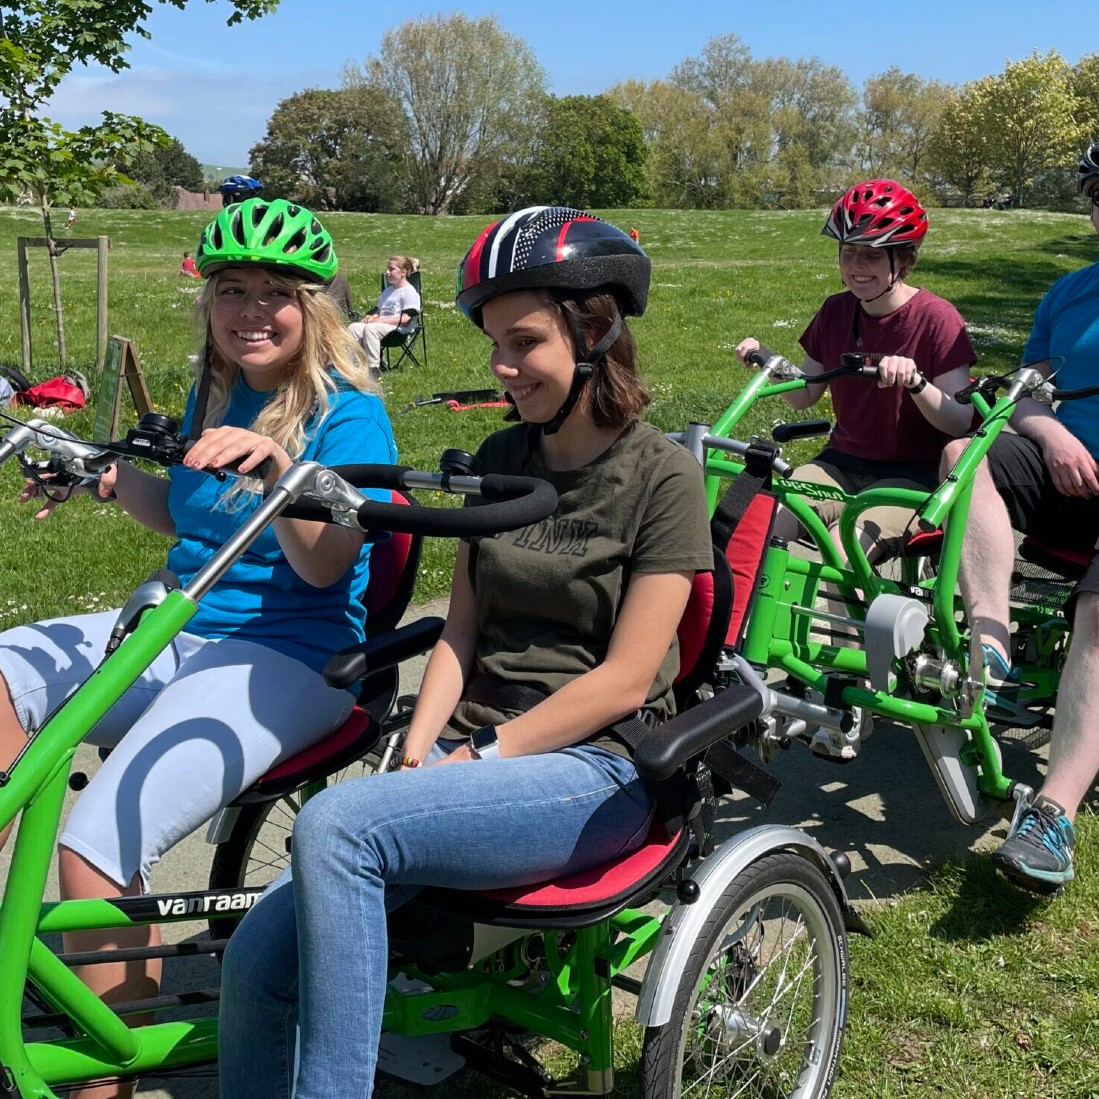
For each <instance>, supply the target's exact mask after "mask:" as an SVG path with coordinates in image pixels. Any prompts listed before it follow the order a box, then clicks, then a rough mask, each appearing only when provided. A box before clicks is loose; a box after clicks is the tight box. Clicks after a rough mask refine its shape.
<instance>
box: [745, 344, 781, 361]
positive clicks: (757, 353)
mask: <svg viewBox="0 0 1099 1099" xmlns="http://www.w3.org/2000/svg"><path fill="white" fill-rule="evenodd" d="M774 357H775V352H774V351H772V350H771V349H770V348H769V347H764V345H763V344H760V345H759V347H756V348H753V349H752V350H751V351H749V352H748V354H747V355H745V356H744V361H745V363H746V364H747V365H748V366H766V365H767V360H768V359H773V358H774Z"/></svg>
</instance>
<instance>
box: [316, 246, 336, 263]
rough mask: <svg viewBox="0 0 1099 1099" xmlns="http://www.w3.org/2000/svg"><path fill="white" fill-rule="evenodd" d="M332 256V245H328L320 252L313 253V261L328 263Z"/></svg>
mask: <svg viewBox="0 0 1099 1099" xmlns="http://www.w3.org/2000/svg"><path fill="white" fill-rule="evenodd" d="M331 255H332V247H331V245H328V244H326V245H325V246H324V247H323V248H322V249H321V250H320V251H319V252H314V253H313V259H314V260H315V261H316V262H317V263H327V262H328V260H329V257H330V256H331Z"/></svg>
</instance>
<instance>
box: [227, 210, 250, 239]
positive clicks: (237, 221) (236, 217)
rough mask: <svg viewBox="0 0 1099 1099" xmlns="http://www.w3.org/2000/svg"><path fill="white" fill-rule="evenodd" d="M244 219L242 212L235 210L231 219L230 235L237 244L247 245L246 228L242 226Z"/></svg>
mask: <svg viewBox="0 0 1099 1099" xmlns="http://www.w3.org/2000/svg"><path fill="white" fill-rule="evenodd" d="M242 221H243V219H242V218H241V216H240V210H239V209H237V210H234V212H233V216H232V217H231V218H230V219H229V234H230V235H231V236H232V238H233V240H235V241H236V242H237V244H240V245H244V244H247V238H246V237H245V235H244V226H243V225H242V224H241V222H242Z"/></svg>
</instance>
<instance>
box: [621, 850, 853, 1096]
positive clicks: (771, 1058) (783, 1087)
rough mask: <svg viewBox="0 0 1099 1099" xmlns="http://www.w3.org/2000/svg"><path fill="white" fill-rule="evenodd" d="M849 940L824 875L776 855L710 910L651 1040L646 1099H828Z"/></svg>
mask: <svg viewBox="0 0 1099 1099" xmlns="http://www.w3.org/2000/svg"><path fill="white" fill-rule="evenodd" d="M847 980H848V976H847V936H846V931H845V929H844V925H843V915H842V913H841V911H840V907H839V903H838V902H837V900H836V896H835V893H834V892H833V891H832V886H831V884H830V883H829V881H828V880H827V878H826V877H825V875H824V873H823V872H822V871H821V870H820V869H819V868H818V867H817V866H815V865H813V864H812V863H811V862H809V861H808V860H807V859H806V858H804V857H802V856H800V855H797V854H794V853H793V852H778V853H775V854H772V855H768V856H766V857H765V858H763V859H760V860H759V861H758V862H756V863H754V864H753V865H752V866H750V867H749V868H748V869H747V870H746V871H745V872H744V873H743V874H742V875H741V876H740V877H739V878H738V879H737V880H735V881H733V882H732V883H730V885H729V886H728V887H727V889H726V890H725V892H724V893H723V894H722V895H721V896H720V897H719V898H718V900H717V901H716V902H715V903H714V905H713V908H712V910H711V911H710V913H709V916H708V917H707V919H706V921H705V923H704V924H703V928H702V933H701V934H700V935H699V937H698V939H697V940H696V942H695V943H694V946H693V948H692V950H691V953H690V955H689V957H688V959H687V964H686V965H685V966H684V969H683V972H682V974H681V975H680V978H679V984H678V987H677V990H676V995H675V1000H674V1003H673V1006H672V1012H671V1019H670V1020H669V1022H667V1023H665V1024H664V1025H662V1026H657V1027H649V1028H648V1029H647V1030H646V1032H645V1039H644V1045H643V1048H642V1053H641V1070H642V1095H643V1096H644V1099H719V1097H720V1099H733V1097H734V1096H737V1097H740V1096H743V1097H745V1099H748V1097H763V1096H767V1097H768V1099H779V1097H783V1099H823V1097H825V1096H827V1095H828V1094H829V1093H830V1092H831V1090H832V1084H833V1082H834V1080H835V1074H836V1069H837V1066H838V1064H839V1055H840V1048H841V1046H842V1044H843V1032H844V1026H845V1012H846V1005H847Z"/></svg>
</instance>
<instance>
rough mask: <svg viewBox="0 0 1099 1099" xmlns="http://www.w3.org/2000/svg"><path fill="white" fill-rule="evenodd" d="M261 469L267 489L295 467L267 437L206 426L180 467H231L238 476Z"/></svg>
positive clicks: (239, 428)
mask: <svg viewBox="0 0 1099 1099" xmlns="http://www.w3.org/2000/svg"><path fill="white" fill-rule="evenodd" d="M264 462H267V466H266V468H265V469H264V470H263V483H264V485H265V486H266V487H267V488H268V489H271V488H273V487H274V485H275V482H276V481H277V480H278V479H279V478H280V477H281V476H282V475H283V474H284V473H285V472H286V471H287V470H288V469H289V468H290V467H291V466H292V465H293V464H294V463H293V460H292V459H291V457H290V455H289V454H287V453H286V451H285V450H283V448H282V447H281V446H280V445H279V444H278V443H276V442H275V440H274V439H269V438H268V437H267V436H266V435H259V434H257V433H256V432H254V431H249V430H247V428H243V427H209V428H207V429H206V430H205V431H204V432H203V433H202V435H201V436H200V437H199V440H198V442H196V443H195V444H194V445H193V446H191V447H190V449H189V450H188V451H187V454H186V456H185V457H184V459H183V464H184V465H185V466H189V467H190V468H191V469H199V470H213V469H223V468H228V467H233V468H235V469H236V472H237V473H242V474H246V473H253V472H257V467H258V466H260V465H261V464H262V463H264Z"/></svg>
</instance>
